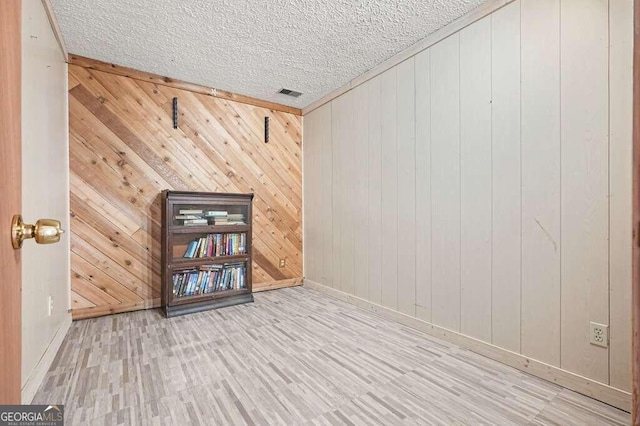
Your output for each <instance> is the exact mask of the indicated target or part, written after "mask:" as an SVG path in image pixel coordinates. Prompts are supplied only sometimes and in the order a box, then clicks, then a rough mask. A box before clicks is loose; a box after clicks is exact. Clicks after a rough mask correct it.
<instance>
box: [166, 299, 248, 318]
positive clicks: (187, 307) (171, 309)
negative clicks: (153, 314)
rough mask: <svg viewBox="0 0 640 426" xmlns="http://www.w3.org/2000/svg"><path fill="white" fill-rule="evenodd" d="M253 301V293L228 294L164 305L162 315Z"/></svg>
mask: <svg viewBox="0 0 640 426" xmlns="http://www.w3.org/2000/svg"><path fill="white" fill-rule="evenodd" d="M251 302H253V294H251V293H247V294H238V295H236V296H228V297H224V298H220V299H213V300H203V301H202V302H193V303H189V304H184V305H176V306H168V305H167V306H165V307H164V315H165V316H166V317H167V318H171V317H176V316H179V315H185V314H192V313H195V312H202V311H208V310H210V309H217V308H224V307H227V306H233V305H239V304H241V303H251Z"/></svg>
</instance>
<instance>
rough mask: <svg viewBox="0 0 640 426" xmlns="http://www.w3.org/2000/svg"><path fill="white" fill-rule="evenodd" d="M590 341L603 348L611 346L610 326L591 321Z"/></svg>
mask: <svg viewBox="0 0 640 426" xmlns="http://www.w3.org/2000/svg"><path fill="white" fill-rule="evenodd" d="M589 328H590V333H589V343H591V344H592V345H596V346H602V347H603V348H608V347H609V326H608V325H604V324H598V323H597V322H590V323H589Z"/></svg>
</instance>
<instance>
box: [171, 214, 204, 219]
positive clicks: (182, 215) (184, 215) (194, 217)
mask: <svg viewBox="0 0 640 426" xmlns="http://www.w3.org/2000/svg"><path fill="white" fill-rule="evenodd" d="M175 218H176V219H178V220H184V219H202V217H201V216H198V215H195V214H177V215H175Z"/></svg>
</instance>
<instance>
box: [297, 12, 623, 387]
mask: <svg viewBox="0 0 640 426" xmlns="http://www.w3.org/2000/svg"><path fill="white" fill-rule="evenodd" d="M632 6H633V5H632V1H631V0H611V1H610V2H608V1H606V0H519V1H515V2H513V3H510V4H509V5H507V6H506V7H504V8H502V9H499V10H498V11H496V12H494V13H492V14H491V15H489V16H486V17H485V18H483V19H481V20H479V21H477V22H475V23H473V24H472V25H470V26H468V27H466V28H464V29H463V30H461V31H460V32H458V33H455V34H453V35H452V36H450V37H448V38H446V39H444V40H442V41H440V42H438V43H437V44H435V45H433V46H431V47H430V48H428V49H426V50H424V51H422V52H420V53H419V54H417V55H416V56H413V57H411V58H409V59H407V60H406V61H404V62H402V63H400V64H399V65H397V66H395V67H393V68H391V69H389V70H388V71H385V72H384V73H382V74H380V75H378V76H376V77H374V78H373V79H371V80H369V81H367V82H365V83H363V84H361V85H360V86H357V87H355V88H354V89H352V90H350V91H348V92H346V93H345V94H343V95H341V96H340V97H338V98H336V99H334V100H333V101H331V102H330V103H327V104H325V105H324V106H322V107H320V108H318V109H316V110H314V111H312V112H311V113H309V114H307V115H306V116H305V126H304V162H305V169H304V170H305V182H304V199H305V221H304V229H305V238H304V241H305V252H304V255H305V265H306V270H305V276H306V279H307V280H309V281H311V282H315V283H319V284H321V285H324V286H328V287H331V288H334V289H337V290H339V291H342V292H345V293H348V294H351V295H353V296H357V297H359V298H361V299H364V300H367V301H369V302H371V303H374V304H378V305H382V306H384V307H386V308H390V309H392V310H395V311H398V312H401V313H404V314H407V315H409V316H412V317H416V318H418V319H421V320H424V321H427V322H429V323H432V324H435V325H437V326H440V327H443V328H446V329H449V330H452V331H455V332H457V333H461V334H463V335H467V336H470V337H473V338H475V339H479V340H481V341H484V342H487V343H491V344H493V345H495V346H498V347H500V348H503V349H505V350H508V351H511V352H515V353H519V354H522V355H524V356H526V357H529V358H532V359H535V360H538V361H542V362H544V363H547V364H550V365H552V366H556V367H559V368H561V369H564V370H567V371H570V372H573V373H576V374H578V375H580V376H584V377H587V378H590V379H593V380H595V381H598V382H601V383H604V384H610V385H611V386H612V387H615V388H618V389H622V390H627V391H628V390H629V388H630V383H629V380H630V336H631V333H630V324H631V322H630V318H631V314H630V291H631V88H632V80H631V77H632V76H631V72H632V67H631V54H632V34H633V33H632ZM589 321H595V322H599V323H604V324H609V325H610V332H611V346H610V348H609V349H607V348H601V347H597V346H593V345H590V344H589Z"/></svg>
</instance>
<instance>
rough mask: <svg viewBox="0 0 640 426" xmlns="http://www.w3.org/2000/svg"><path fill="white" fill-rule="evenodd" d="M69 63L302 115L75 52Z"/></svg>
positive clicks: (282, 107)
mask: <svg viewBox="0 0 640 426" xmlns="http://www.w3.org/2000/svg"><path fill="white" fill-rule="evenodd" d="M43 1H45V0H43ZM69 64H70V65H77V66H80V67H82V68H87V69H90V70H95V71H102V72H106V73H109V74H115V75H119V76H124V77H129V78H132V79H134V80H139V81H145V82H147V83H153V84H159V85H161V86H168V87H173V88H174V89H181V90H188V91H189V92H194V93H200V94H203V95H208V96H212V97H214V98H219V99H226V100H228V101H234V102H240V103H243V104H249V105H254V106H257V107H261V108H267V109H271V110H274V111H280V112H287V113H289V114H293V115H298V116H301V115H302V110H300V108H294V107H290V106H287V105H282V104H278V103H275V102H269V101H264V100H261V99H256V98H252V97H249V96H244V95H240V94H237V93H232V92H227V91H224V90H220V89H216V88H213V87H208V86H201V85H199V84H195V83H188V82H186V81H182V80H176V79H173V78H170V77H165V76H161V75H158V74H153V73H149V72H146V71H139V70H136V69H133V68H127V67H123V66H120V65H116V64H110V63H108V62H102V61H99V60H97V59H91V58H85V57H84V56H80V55H75V54H73V53H71V54H69Z"/></svg>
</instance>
